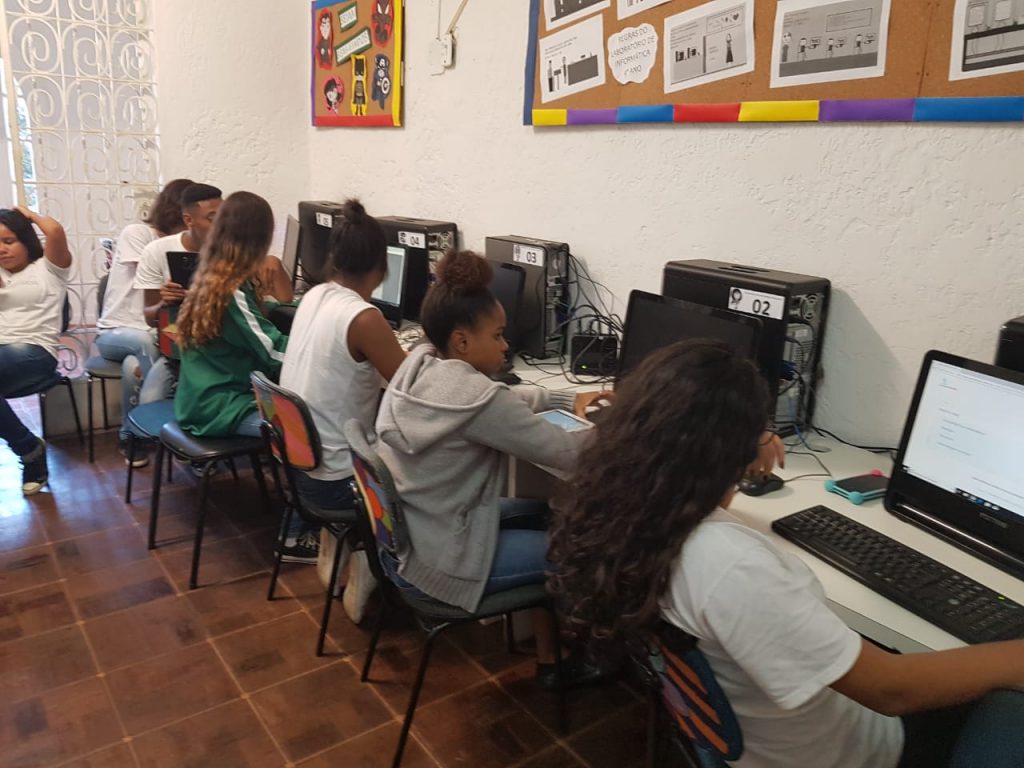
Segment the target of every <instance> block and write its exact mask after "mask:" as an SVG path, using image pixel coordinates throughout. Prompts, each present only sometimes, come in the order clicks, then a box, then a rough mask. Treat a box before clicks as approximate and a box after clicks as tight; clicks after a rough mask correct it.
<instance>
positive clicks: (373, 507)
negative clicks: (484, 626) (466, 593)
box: [345, 419, 567, 768]
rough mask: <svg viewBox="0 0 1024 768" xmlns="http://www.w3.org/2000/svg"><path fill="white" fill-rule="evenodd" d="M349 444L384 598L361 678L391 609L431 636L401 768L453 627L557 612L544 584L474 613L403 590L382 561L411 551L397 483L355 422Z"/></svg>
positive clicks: (406, 724) (502, 595)
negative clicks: (439, 645) (433, 665)
mask: <svg viewBox="0 0 1024 768" xmlns="http://www.w3.org/2000/svg"><path fill="white" fill-rule="evenodd" d="M345 439H346V441H347V442H348V445H349V449H350V450H351V453H352V468H353V470H354V474H355V478H354V480H353V486H354V487H353V495H354V496H355V499H356V506H357V509H358V512H359V522H358V526H359V530H360V532H361V535H362V537H363V546H364V547H365V548H366V552H367V560H368V561H369V564H370V570H371V571H372V572H373V575H374V577H375V578H376V579H377V583H378V584H379V585H380V589H381V593H382V595H383V597H384V606H383V607H382V610H381V611H380V613H378V615H377V621H376V625H375V627H374V630H373V636H372V638H371V640H370V647H369V649H368V651H367V654H366V661H365V663H364V664H363V670H362V673H361V676H360V679H361V680H362V681H363V682H366V680H367V678H368V677H369V674H370V667H371V665H372V664H373V658H374V655H375V654H376V651H377V643H378V641H379V639H380V633H381V628H382V627H383V624H384V616H385V612H386V610H385V609H386V608H387V607H389V606H391V607H400V606H403V605H404V606H405V607H406V608H408V609H410V610H411V611H412V613H413V615H414V616H415V618H416V622H417V623H418V624H419V625H420V627H421V628H422V629H423V630H424V631H425V632H426V633H427V636H426V640H425V642H424V644H423V653H422V656H421V657H420V663H419V667H418V669H417V671H416V678H415V682H414V683H413V687H412V691H411V692H410V694H409V703H408V706H407V707H406V711H405V719H404V721H403V723H402V730H401V733H400V735H399V738H398V746H397V748H396V751H395V755H394V758H393V760H392V767H393V768H398V766H399V765H401V762H402V753H403V752H404V751H405V744H406V741H407V739H408V737H409V729H410V728H411V726H412V721H413V716H414V715H415V712H416V703H417V701H418V700H419V695H420V690H421V689H422V687H423V680H424V677H425V675H426V671H427V665H428V663H429V662H430V655H431V651H432V650H433V647H434V642H435V641H436V640H437V638H438V636H440V635H441V633H442V632H444V631H445V630H447V629H450V628H451V627H454V626H458V625H461V624H468V623H470V622H475V621H480V620H481V619H488V618H492V617H498V616H505V615H507V614H511V613H515V612H517V611H523V610H528V609H533V608H544V609H546V610H548V611H551V613H552V615H554V609H553V606H552V603H551V600H550V598H549V596H548V595H547V592H546V590H545V587H544V585H543V584H531V585H528V586H522V587H516V588H513V589H509V590H504V591H502V592H495V593H492V594H490V595H486V596H485V597H484V598H483V600H481V602H480V605H479V606H477V609H476V610H475V611H472V612H470V611H465V610H463V609H461V608H458V607H456V606H453V605H449V604H447V603H443V602H441V601H440V600H435V599H433V598H431V597H428V596H427V595H424V594H422V593H420V592H419V591H418V590H409V589H400V588H399V587H398V585H396V584H395V582H394V581H393V580H392V578H391V577H390V575H389V573H388V571H387V570H386V569H385V568H384V566H383V564H382V562H381V558H382V557H389V558H390V559H391V562H398V561H399V558H400V556H401V554H402V553H404V552H407V551H408V547H409V534H408V531H407V529H406V527H405V518H404V515H403V512H402V503H401V500H400V498H399V496H398V492H397V491H396V489H395V483H394V479H393V478H392V476H391V472H390V471H389V470H388V468H387V466H386V465H385V464H384V462H383V460H382V459H381V458H380V456H379V455H378V454H377V453H376V451H374V450H373V448H371V447H370V444H369V441H368V440H367V438H366V434H365V432H364V431H363V428H362V427H361V426H360V424H359V422H358V421H356V420H354V419H353V420H351V421H349V422H348V423H347V424H346V425H345ZM555 642H556V649H555V657H556V665H555V666H556V670H557V674H558V679H559V681H560V682H561V680H562V679H563V678H562V663H561V655H562V652H561V647H560V641H559V638H558V633H555ZM558 695H559V709H558V718H559V722H558V726H559V729H560V730H561V731H563V732H564V731H565V730H566V728H567V713H566V699H565V687H564V686H563V685H561V684H560V685H559V692H558Z"/></svg>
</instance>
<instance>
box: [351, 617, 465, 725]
mask: <svg viewBox="0 0 1024 768" xmlns="http://www.w3.org/2000/svg"><path fill="white" fill-rule="evenodd" d="M423 640H424V635H423V633H422V632H421V633H419V636H416V635H412V636H409V637H407V638H406V639H405V640H404V641H403V642H401V643H399V644H397V645H386V646H384V647H382V648H378V649H377V653H376V655H375V656H374V658H373V666H372V667H371V668H370V679H369V682H371V683H372V684H373V686H374V687H375V688H376V690H377V692H378V693H379V694H380V695H381V696H383V697H384V699H385V700H386V701H387V702H388V704H390V705H391V706H392V708H394V709H395V711H397V712H405V705H406V703H407V702H408V700H409V691H410V690H411V689H412V684H413V681H414V680H415V678H416V670H417V669H418V668H419V663H420V656H421V654H422V651H423ZM364 660H365V654H362V653H360V654H358V655H356V656H353V657H352V664H353V665H354V666H355V667H356V669H362V666H363V662H364ZM484 677H485V675H484V673H483V672H482V671H481V670H480V669H479V668H478V667H477V666H476V665H475V664H473V663H472V662H471V661H469V659H467V658H466V656H464V655H463V654H462V652H461V651H459V650H457V649H456V648H455V647H454V646H453V645H451V644H450V643H448V641H447V640H445V639H444V638H443V637H442V638H441V639H440V640H438V641H436V642H435V643H434V650H433V652H432V653H431V655H430V665H429V666H428V667H427V674H426V677H425V678H424V681H423V689H422V691H421V692H420V699H419V703H420V705H421V706H422V705H424V704H428V703H430V702H432V701H434V700H436V699H439V698H441V697H442V696H449V695H451V694H453V693H456V692H458V691H461V690H464V689H466V688H469V687H470V686H471V685H474V684H476V683H479V682H480V681H481V680H483V679H484Z"/></svg>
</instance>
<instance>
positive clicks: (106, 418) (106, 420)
mask: <svg viewBox="0 0 1024 768" xmlns="http://www.w3.org/2000/svg"><path fill="white" fill-rule="evenodd" d="M100 396H101V397H102V398H103V428H104V429H110V414H109V413H108V412H107V380H106V379H100ZM89 402H92V400H90V401H89ZM121 418H122V419H124V416H122V417H121ZM90 423H91V422H90Z"/></svg>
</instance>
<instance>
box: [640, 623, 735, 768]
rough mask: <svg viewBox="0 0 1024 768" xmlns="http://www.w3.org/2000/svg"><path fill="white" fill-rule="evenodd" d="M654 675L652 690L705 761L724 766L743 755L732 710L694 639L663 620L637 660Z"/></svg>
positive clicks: (674, 722)
mask: <svg viewBox="0 0 1024 768" xmlns="http://www.w3.org/2000/svg"><path fill="white" fill-rule="evenodd" d="M638 661H640V663H641V664H642V665H643V666H645V667H646V668H647V669H648V670H649V671H650V672H652V673H653V675H654V677H655V679H656V690H657V693H658V696H659V698H660V700H661V703H662V705H663V706H664V707H665V710H666V712H667V713H668V715H669V718H670V720H671V721H672V723H673V725H674V726H675V728H676V731H677V733H678V735H679V736H681V737H682V738H683V739H685V740H686V741H688V742H689V743H690V744H691V745H692V746H693V747H694V750H695V751H696V752H697V755H698V757H699V758H700V760H701V763H702V765H704V766H722V767H723V768H724V766H725V761H726V760H738V759H739V758H740V756H741V755H742V754H743V734H742V732H741V731H740V726H739V722H738V721H737V720H736V713H735V712H733V710H732V706H731V705H730V704H729V700H728V699H727V698H726V696H725V693H724V692H723V691H722V688H721V686H720V685H719V684H718V680H716V679H715V674H714V672H713V671H712V669H711V665H710V664H708V660H707V659H706V658H705V657H704V654H703V653H701V651H700V649H699V648H698V647H697V639H696V638H695V637H693V636H692V635H688V634H686V633H685V632H683V631H682V630H681V629H679V628H678V627H675V626H673V625H671V624H668V623H666V622H662V623H661V625H660V626H659V628H658V631H657V633H656V634H655V637H654V639H653V641H651V642H650V643H649V644H648V646H647V658H646V659H643V660H638Z"/></svg>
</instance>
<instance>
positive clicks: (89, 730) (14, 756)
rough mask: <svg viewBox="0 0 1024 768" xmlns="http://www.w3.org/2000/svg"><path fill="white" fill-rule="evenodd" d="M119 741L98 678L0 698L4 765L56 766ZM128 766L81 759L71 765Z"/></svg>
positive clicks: (10, 767)
mask: <svg viewBox="0 0 1024 768" xmlns="http://www.w3.org/2000/svg"><path fill="white" fill-rule="evenodd" d="M120 740H121V728H120V726H119V725H118V722H117V714H116V713H115V712H114V709H113V708H112V707H111V705H110V698H109V697H108V696H107V692H106V691H105V690H104V688H103V682H102V681H101V680H99V679H98V678H92V679H91V680H84V681H82V682H80V683H76V684H74V685H70V686H67V687H66V688H61V689H59V690H56V691H50V692H49V693H44V694H42V695H37V696H33V697H31V698H27V699H20V700H12V699H9V698H6V697H0V754H2V755H3V764H4V766H6V768H35V767H36V766H39V767H41V766H49V765H56V764H57V763H60V762H63V761H66V760H70V759H72V758H75V757H77V756H78V755H82V754H85V753H87V752H92V751H93V750H97V749H99V748H100V747H103V746H105V745H107V744H114V743H116V742H119V741H120ZM122 754H123V753H122ZM131 765H134V763H131V762H121V763H116V762H109V761H108V762H106V763H104V762H99V761H83V762H76V763H75V764H74V768H115V766H117V768H122V767H123V766H131Z"/></svg>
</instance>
